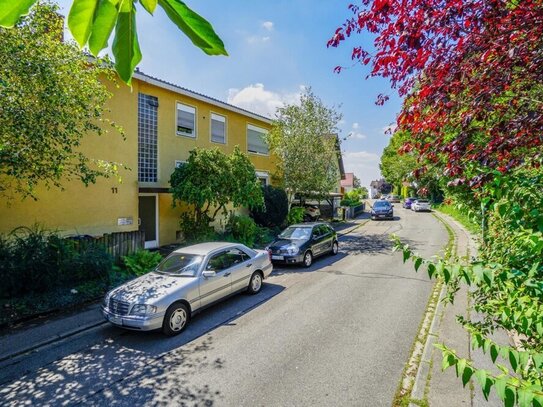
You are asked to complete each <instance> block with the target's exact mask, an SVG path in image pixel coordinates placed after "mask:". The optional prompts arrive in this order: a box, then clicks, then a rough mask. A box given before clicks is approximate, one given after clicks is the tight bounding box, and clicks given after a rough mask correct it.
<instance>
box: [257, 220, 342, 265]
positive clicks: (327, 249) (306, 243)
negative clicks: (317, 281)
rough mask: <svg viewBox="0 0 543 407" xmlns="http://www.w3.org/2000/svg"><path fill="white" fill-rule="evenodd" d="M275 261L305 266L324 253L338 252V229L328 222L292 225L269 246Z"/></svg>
mask: <svg viewBox="0 0 543 407" xmlns="http://www.w3.org/2000/svg"><path fill="white" fill-rule="evenodd" d="M268 250H269V251H270V253H271V259H272V262H274V263H283V264H297V263H301V264H303V266H305V267H309V266H311V264H313V259H314V258H316V257H318V256H321V255H323V254H327V253H331V254H337V253H338V250H339V243H338V240H337V233H336V231H335V230H334V229H333V228H332V227H331V226H330V225H329V224H327V223H324V222H313V223H300V224H297V225H291V226H289V227H288V228H286V229H285V230H283V231H282V232H281V233H280V234H279V236H277V238H276V239H275V240H274V241H273V242H272V243H271V244H270V245H269V246H268Z"/></svg>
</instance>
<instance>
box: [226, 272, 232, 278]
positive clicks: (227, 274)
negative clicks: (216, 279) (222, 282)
mask: <svg viewBox="0 0 543 407" xmlns="http://www.w3.org/2000/svg"><path fill="white" fill-rule="evenodd" d="M230 274H232V273H224V277H228V276H229V275H230Z"/></svg>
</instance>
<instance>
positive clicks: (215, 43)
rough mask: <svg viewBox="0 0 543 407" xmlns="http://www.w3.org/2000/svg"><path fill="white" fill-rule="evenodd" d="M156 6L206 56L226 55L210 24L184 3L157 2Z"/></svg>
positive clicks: (170, 0)
mask: <svg viewBox="0 0 543 407" xmlns="http://www.w3.org/2000/svg"><path fill="white" fill-rule="evenodd" d="M158 4H160V6H161V7H162V8H163V9H164V11H165V12H166V14H167V15H168V17H169V18H170V20H172V21H173V22H174V23H175V25H177V27H179V29H180V30H181V31H183V32H184V33H185V35H186V36H187V37H189V38H190V40H191V41H192V43H193V44H194V45H196V46H197V47H198V48H200V49H201V50H202V51H204V52H205V53H206V54H207V55H228V53H227V52H226V50H225V49H224V44H223V42H222V40H221V39H220V38H219V36H218V35H217V34H216V33H215V30H213V27H212V26H211V24H209V23H208V22H207V20H205V19H204V18H202V17H201V16H200V15H198V14H197V13H195V12H194V11H192V10H191V9H190V8H188V7H187V6H186V5H185V3H183V2H182V1H180V0H158Z"/></svg>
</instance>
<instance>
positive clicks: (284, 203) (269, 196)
mask: <svg viewBox="0 0 543 407" xmlns="http://www.w3.org/2000/svg"><path fill="white" fill-rule="evenodd" d="M262 192H263V194H264V207H263V208H262V209H253V210H252V211H251V216H252V218H253V219H254V220H255V222H256V223H257V225H259V226H265V227H268V228H273V227H281V226H282V225H283V224H284V223H285V219H286V218H287V215H288V198H287V193H286V192H285V190H284V189H282V188H276V187H273V186H271V185H266V186H265V187H263V188H262Z"/></svg>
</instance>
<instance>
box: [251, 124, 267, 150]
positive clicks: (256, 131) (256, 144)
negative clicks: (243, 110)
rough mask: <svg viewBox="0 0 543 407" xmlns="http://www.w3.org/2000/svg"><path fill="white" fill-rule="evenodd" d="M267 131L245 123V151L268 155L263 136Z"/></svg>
mask: <svg viewBox="0 0 543 407" xmlns="http://www.w3.org/2000/svg"><path fill="white" fill-rule="evenodd" d="M267 133H268V132H267V131H266V130H264V129H261V128H260V127H256V126H253V125H251V124H248V125H247V151H249V152H250V153H255V154H263V155H268V145H267V144H266V141H265V140H264V136H265V135H266V134H267Z"/></svg>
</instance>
